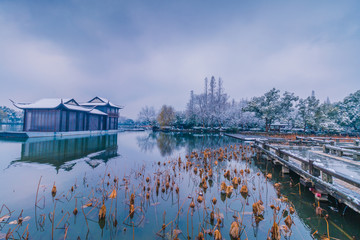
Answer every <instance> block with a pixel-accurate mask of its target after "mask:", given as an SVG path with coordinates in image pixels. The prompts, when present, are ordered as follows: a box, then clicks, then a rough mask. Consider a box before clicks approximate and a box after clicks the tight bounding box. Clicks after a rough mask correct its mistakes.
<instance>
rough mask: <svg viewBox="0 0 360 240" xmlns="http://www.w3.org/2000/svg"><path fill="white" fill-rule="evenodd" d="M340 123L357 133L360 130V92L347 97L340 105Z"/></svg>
mask: <svg viewBox="0 0 360 240" xmlns="http://www.w3.org/2000/svg"><path fill="white" fill-rule="evenodd" d="M339 112H340V114H339V117H340V118H339V122H340V124H341V125H342V126H344V127H348V128H350V129H353V130H355V131H358V130H359V129H360V90H358V91H356V92H355V93H352V94H350V95H349V96H347V97H345V99H344V101H342V102H340V103H339Z"/></svg>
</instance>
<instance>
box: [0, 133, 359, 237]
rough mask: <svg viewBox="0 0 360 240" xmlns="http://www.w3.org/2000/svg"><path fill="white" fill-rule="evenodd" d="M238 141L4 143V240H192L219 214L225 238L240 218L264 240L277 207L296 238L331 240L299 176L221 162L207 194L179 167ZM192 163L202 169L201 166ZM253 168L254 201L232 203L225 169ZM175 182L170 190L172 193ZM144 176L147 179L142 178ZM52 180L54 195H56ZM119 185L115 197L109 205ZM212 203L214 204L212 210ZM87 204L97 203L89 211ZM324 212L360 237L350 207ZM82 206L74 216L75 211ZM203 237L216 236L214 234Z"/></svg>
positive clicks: (340, 229)
mask: <svg viewBox="0 0 360 240" xmlns="http://www.w3.org/2000/svg"><path fill="white" fill-rule="evenodd" d="M235 144H236V145H239V144H242V143H241V142H239V141H237V140H235V139H232V138H228V137H226V136H220V135H209V134H208V135H196V134H193V135H192V134H172V133H152V132H123V133H119V134H117V135H108V136H96V137H83V138H68V139H61V140H53V139H29V140H27V141H25V142H24V141H5V140H0V206H3V207H2V208H1V209H0V210H1V212H0V239H5V236H6V235H5V234H6V233H7V232H8V231H9V229H11V230H10V231H12V230H14V231H13V236H14V237H15V238H16V239H20V238H21V236H22V235H23V234H24V232H26V227H27V226H28V229H29V237H30V239H52V238H53V239H64V237H65V236H66V237H67V239H77V238H78V237H79V239H133V238H134V239H173V238H174V231H173V230H174V229H176V232H177V233H179V235H178V238H179V239H186V238H187V236H188V235H189V236H190V237H191V239H195V237H196V236H197V234H198V233H199V229H200V230H209V229H214V227H215V224H216V221H215V223H213V222H212V221H211V220H210V216H209V215H210V212H211V211H214V212H215V215H216V217H220V218H222V224H221V225H220V226H221V228H220V230H221V233H222V236H223V238H224V239H230V236H229V231H230V225H231V223H232V221H233V220H234V216H237V217H238V219H241V222H242V224H243V225H244V229H243V231H242V234H241V239H246V237H247V238H248V239H266V238H267V236H268V235H269V231H270V229H271V227H272V225H273V215H274V211H273V210H272V209H271V207H270V206H271V205H275V206H278V207H279V208H280V212H281V213H280V214H278V215H277V221H278V222H279V225H280V226H281V225H285V223H284V218H285V217H286V216H287V214H288V213H287V212H288V211H285V212H282V211H283V210H287V209H288V206H290V205H291V206H293V207H294V208H295V213H294V214H293V215H292V220H293V222H294V224H293V225H292V227H291V231H292V232H291V237H290V238H291V239H313V238H315V239H321V235H323V234H325V235H327V222H326V221H325V220H324V218H323V217H320V216H316V215H315V207H314V203H315V201H314V197H313V194H312V193H310V192H309V191H308V190H307V189H305V188H304V187H303V186H301V187H300V188H299V185H297V183H298V179H297V178H296V176H293V175H291V174H290V175H285V176H283V175H282V174H281V171H280V168H278V167H274V166H272V165H271V164H269V163H266V162H263V161H262V160H261V159H254V160H253V161H251V164H250V165H248V164H247V163H246V161H242V160H238V161H236V160H234V159H233V160H230V161H221V162H220V161H219V163H218V165H216V166H215V165H214V166H213V171H214V176H213V178H212V180H211V181H208V189H207V190H206V191H204V190H202V189H201V188H200V187H199V185H200V182H201V178H200V177H199V176H198V175H199V173H197V174H195V173H194V171H193V169H190V170H189V171H186V169H184V168H182V167H178V166H177V165H176V164H173V163H176V162H177V160H178V158H179V157H180V158H181V159H182V162H186V158H185V156H186V155H191V152H192V151H203V150H205V149H207V148H214V149H216V148H219V147H223V148H224V147H228V148H230V146H231V145H235ZM244 145H246V144H245V143H244ZM246 154H248V153H246ZM246 156H247V155H246ZM249 157H250V156H249ZM174 160H176V161H174ZM194 164H195V166H196V164H199V163H197V162H196V161H195V160H194ZM199 167H200V166H199ZM246 168H249V169H250V173H248V174H244V175H241V179H242V183H246V184H247V185H248V188H249V196H248V197H247V198H244V197H243V196H242V195H241V194H240V192H239V189H240V187H241V185H242V184H240V185H239V188H238V189H234V191H233V193H232V195H231V196H229V197H226V196H224V195H223V194H221V193H220V184H221V182H222V181H225V182H226V183H227V184H229V183H230V182H231V181H229V180H226V179H225V178H224V176H223V175H224V170H225V169H227V170H231V171H233V170H235V169H237V171H240V170H241V169H246ZM257 173H260V174H257ZM266 173H272V179H271V180H266V178H265V174H266ZM169 176H170V178H171V179H170V181H169V182H170V187H169V188H165V184H164V183H165V182H166V181H168V180H167V178H168V177H169ZM239 176H240V175H239ZM147 177H149V179H150V181H149V183H147V182H146V181H145V180H144V179H145V178H147ZM114 179H116V180H115V181H114ZM157 179H160V180H161V186H160V190H159V192H156V190H155V188H156V180H157ZM40 180H41V181H40ZM39 181H40V184H39ZM54 183H55V185H56V187H57V193H56V196H55V197H52V195H51V190H52V187H53V184H54ZM172 183H174V185H172ZM274 183H281V190H280V192H281V194H282V195H283V196H286V198H288V200H289V203H288V202H284V201H280V198H279V197H280V196H278V194H277V191H276V189H275V188H274ZM72 187H73V189H72ZM115 187H116V189H117V198H115V199H109V194H110V193H111V192H112V190H113V189H114V188H115ZM144 187H145V188H146V190H145V191H144V189H143V188H144ZM148 187H149V189H147V188H148ZM163 187H164V192H163V191H162V188H163ZM176 187H178V188H179V193H178V194H177V193H176V191H175V189H176ZM172 188H173V189H172ZM37 189H39V190H37ZM148 190H149V191H148ZM146 192H149V193H150V198H149V200H146V198H145V194H146ZM37 193H38V194H37ZM131 193H135V200H134V206H135V207H136V208H135V213H134V215H131V216H130V215H129V206H130V204H129V202H130V201H129V199H130V194H131ZM199 194H202V195H203V198H204V201H203V202H202V203H198V202H197V201H196V199H197V197H198V195H199ZM214 197H215V198H216V199H217V203H216V205H215V206H214V205H213V204H211V199H213V198H214ZM36 198H37V203H36V204H35V202H36ZM191 198H193V199H194V201H195V203H196V206H195V208H194V209H190V208H189V205H190V202H191ZM103 199H104V203H105V205H106V208H107V215H106V219H105V221H99V220H98V213H99V208H100V207H101V205H102V203H101V202H102V200H103ZM260 199H261V200H262V201H263V205H264V207H265V211H264V213H263V217H264V220H262V221H260V222H259V223H256V222H255V221H254V216H253V214H252V204H253V203H254V202H256V201H258V200H260ZM90 202H91V203H92V204H93V206H89V207H84V208H82V206H84V205H85V204H87V203H90ZM98 203H100V204H98ZM3 204H4V205H3ZM96 204H98V205H96ZM94 205H95V206H96V207H94ZM5 206H6V207H5ZM204 206H205V207H204ZM321 207H322V208H324V209H325V210H326V211H327V212H328V214H329V219H328V226H329V235H330V237H332V238H337V239H352V236H355V237H356V239H360V218H359V216H358V215H356V214H355V213H354V212H352V211H351V210H346V211H345V215H344V216H342V213H343V211H344V209H342V208H340V209H337V208H336V203H333V204H323V203H322V204H321ZM7 208H8V209H9V210H10V211H11V216H10V218H7V217H6V218H5V219H4V218H3V221H1V218H2V217H3V216H6V215H9V213H8V209H7ZM75 208H77V210H78V213H77V214H76V215H74V214H73V210H74V209H75ZM21 211H23V212H22V217H23V218H24V219H25V221H24V222H23V223H22V224H21V225H19V226H18V225H17V224H10V223H11V222H12V223H14V222H13V221H14V220H17V219H18V216H19V215H20V214H21ZM84 215H86V217H85V216H84ZM115 220H116V221H115ZM163 224H165V225H167V226H166V228H165V230H161V229H162V226H163ZM316 231H317V233H315V234H314V237H313V236H312V234H313V233H314V232H316ZM206 239H213V236H209V235H207V236H206ZM282 239H285V237H284V236H282Z"/></svg>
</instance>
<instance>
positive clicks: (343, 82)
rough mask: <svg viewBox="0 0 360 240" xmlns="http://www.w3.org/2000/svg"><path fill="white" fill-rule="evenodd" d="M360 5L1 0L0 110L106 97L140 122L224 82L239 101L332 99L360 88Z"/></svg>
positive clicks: (348, 3)
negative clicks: (147, 108)
mask: <svg viewBox="0 0 360 240" xmlns="http://www.w3.org/2000/svg"><path fill="white" fill-rule="evenodd" d="M359 7H360V6H359V3H358V2H357V1H347V2H340V1H316V2H314V1H291V2H288V1H271V2H269V1H258V2H256V3H255V2H253V1H227V2H219V1H160V0H154V1H111V0H108V1H58V2H52V1H51V2H50V1H32V2H25V1H17V2H15V1H2V2H1V3H0V29H1V31H0V52H1V54H0V81H1V95H0V105H4V104H6V105H9V102H8V100H7V99H9V98H11V99H14V100H18V101H21V102H26V101H34V100H36V99H38V98H42V97H75V98H76V99H79V100H80V101H81V100H87V99H88V98H91V97H92V96H94V95H100V96H104V97H106V98H109V99H111V100H112V101H113V102H115V103H117V104H120V105H125V107H126V108H125V109H124V110H123V111H122V114H123V115H126V116H129V117H136V114H137V112H138V111H139V110H140V109H141V107H142V106H144V105H153V106H155V107H158V108H159V107H160V105H161V104H163V103H167V104H171V105H173V106H175V108H176V109H178V110H181V109H184V108H185V105H186V102H187V99H188V96H189V92H190V90H192V89H193V90H195V92H201V91H202V89H203V79H204V78H205V77H206V76H208V77H210V76H211V75H215V76H216V77H219V76H221V77H222V79H223V80H224V87H225V89H226V92H228V93H229V95H230V96H231V97H232V98H235V99H241V98H250V97H252V96H255V95H260V94H262V93H264V92H265V91H267V90H268V89H270V88H272V87H276V88H280V89H281V90H288V91H292V92H295V93H296V94H298V95H300V97H306V96H307V95H309V94H310V93H311V90H315V91H316V93H317V96H318V97H320V98H321V99H322V100H324V99H325V98H326V97H327V96H329V97H330V99H331V100H333V101H338V100H341V99H342V98H343V97H345V96H346V95H348V94H349V93H351V92H354V91H356V90H358V89H359V88H360V81H359V80H358V77H359V74H360V68H359V66H358V65H359V64H358V56H359V55H360V44H359V40H360V11H359V10H360V9H359Z"/></svg>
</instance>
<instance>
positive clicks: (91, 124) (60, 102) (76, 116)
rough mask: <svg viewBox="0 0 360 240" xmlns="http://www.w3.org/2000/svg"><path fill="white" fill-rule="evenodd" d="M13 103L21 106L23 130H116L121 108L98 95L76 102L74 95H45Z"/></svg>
mask: <svg viewBox="0 0 360 240" xmlns="http://www.w3.org/2000/svg"><path fill="white" fill-rule="evenodd" d="M13 104H14V105H15V106H16V107H17V108H20V109H22V110H24V126H23V131H25V132H71V131H89V130H90V131H96V130H115V129H118V119H119V110H120V109H122V107H120V106H118V105H116V104H113V103H111V102H110V101H109V100H107V99H105V98H100V97H94V98H93V99H91V100H90V101H88V102H86V103H78V102H77V101H75V99H73V98H72V99H58V98H46V99H41V100H39V101H37V102H34V103H14V102H13Z"/></svg>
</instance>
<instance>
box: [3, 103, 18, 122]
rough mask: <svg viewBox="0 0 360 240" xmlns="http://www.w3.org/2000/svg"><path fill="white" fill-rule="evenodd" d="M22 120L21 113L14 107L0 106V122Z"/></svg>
mask: <svg viewBox="0 0 360 240" xmlns="http://www.w3.org/2000/svg"><path fill="white" fill-rule="evenodd" d="M22 121H23V113H22V112H21V111H15V110H14V109H11V108H8V107H5V106H0V123H21V122H22Z"/></svg>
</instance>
